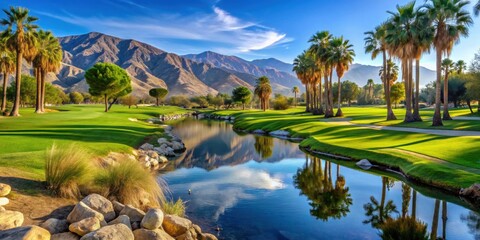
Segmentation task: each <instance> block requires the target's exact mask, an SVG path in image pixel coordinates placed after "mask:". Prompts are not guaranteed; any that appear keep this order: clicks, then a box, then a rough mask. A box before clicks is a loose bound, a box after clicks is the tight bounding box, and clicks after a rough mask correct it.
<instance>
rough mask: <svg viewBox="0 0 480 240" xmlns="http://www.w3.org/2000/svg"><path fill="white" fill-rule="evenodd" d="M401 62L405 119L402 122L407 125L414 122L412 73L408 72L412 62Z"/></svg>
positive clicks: (409, 60) (407, 60)
mask: <svg viewBox="0 0 480 240" xmlns="http://www.w3.org/2000/svg"><path fill="white" fill-rule="evenodd" d="M402 62H403V63H402V65H403V66H402V69H403V74H404V77H403V80H404V81H405V119H404V120H403V121H404V122H406V123H409V122H413V121H414V120H413V114H412V88H411V85H412V84H411V83H412V81H411V78H412V71H410V69H411V63H412V60H411V59H404V60H403V61H402Z"/></svg>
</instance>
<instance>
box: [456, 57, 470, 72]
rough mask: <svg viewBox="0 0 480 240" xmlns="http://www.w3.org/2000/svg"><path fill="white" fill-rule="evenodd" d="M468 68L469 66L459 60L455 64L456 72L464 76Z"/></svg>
mask: <svg viewBox="0 0 480 240" xmlns="http://www.w3.org/2000/svg"><path fill="white" fill-rule="evenodd" d="M466 68H467V64H466V63H465V61H463V60H458V61H457V62H456V63H455V71H456V72H457V74H462V73H463V72H464V71H465V69H466Z"/></svg>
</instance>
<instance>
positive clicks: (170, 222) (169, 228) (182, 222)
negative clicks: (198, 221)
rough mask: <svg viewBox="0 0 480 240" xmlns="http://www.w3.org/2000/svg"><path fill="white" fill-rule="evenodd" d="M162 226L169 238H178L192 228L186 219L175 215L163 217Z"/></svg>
mask: <svg viewBox="0 0 480 240" xmlns="http://www.w3.org/2000/svg"><path fill="white" fill-rule="evenodd" d="M162 226H163V229H164V230H165V232H167V233H168V234H169V235H170V236H172V237H178V236H180V235H182V234H184V233H186V232H187V231H188V230H189V229H190V228H191V227H192V222H191V221H190V220H188V219H186V218H181V217H178V216H175V215H165V217H164V219H163V224H162Z"/></svg>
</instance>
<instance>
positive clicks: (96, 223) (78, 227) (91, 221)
mask: <svg viewBox="0 0 480 240" xmlns="http://www.w3.org/2000/svg"><path fill="white" fill-rule="evenodd" d="M99 228H100V220H98V218H96V217H89V218H85V219H83V220H81V221H79V222H75V223H72V224H70V226H68V230H70V232H73V233H76V234H78V235H80V236H83V235H85V234H87V233H89V232H93V231H95V230H97V229H99Z"/></svg>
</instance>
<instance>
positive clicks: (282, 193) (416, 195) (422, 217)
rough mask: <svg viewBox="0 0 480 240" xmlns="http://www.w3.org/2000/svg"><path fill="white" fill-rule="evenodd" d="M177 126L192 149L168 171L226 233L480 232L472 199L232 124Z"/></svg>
mask: <svg viewBox="0 0 480 240" xmlns="http://www.w3.org/2000/svg"><path fill="white" fill-rule="evenodd" d="M174 131H175V133H176V134H177V135H178V136H180V137H181V138H182V139H183V141H184V142H185V145H186V147H187V151H186V152H185V153H184V154H183V155H182V156H180V157H179V158H178V159H176V160H175V161H172V162H171V163H170V164H171V165H170V166H169V168H167V169H170V170H168V171H164V172H162V173H161V177H162V178H164V179H165V180H166V181H167V183H168V185H169V187H170V191H171V192H172V194H171V195H172V196H171V197H172V198H173V199H178V198H181V199H182V200H184V201H187V215H188V217H189V218H190V219H192V220H193V221H194V222H196V223H200V224H199V225H200V226H201V227H202V229H204V231H206V232H212V233H214V234H216V235H217V236H218V238H219V239H381V238H382V237H381V233H382V232H385V233H390V232H392V230H398V229H402V227H406V226H413V227H411V228H410V229H413V228H414V229H417V231H410V233H411V234H414V233H419V234H422V233H423V234H427V235H428V236H429V238H430V237H432V236H433V237H437V238H446V239H480V215H479V214H478V213H477V212H475V211H473V210H471V209H469V208H468V207H469V206H468V205H467V204H466V203H465V202H463V201H462V200H460V199H458V198H456V197H454V196H449V195H446V194H444V193H442V192H440V191H432V190H428V188H426V187H421V186H415V185H413V184H410V183H408V184H407V183H404V182H402V181H399V180H396V179H394V177H395V175H391V174H387V175H382V174H384V173H381V172H379V171H376V170H369V171H362V170H361V169H359V168H357V167H356V166H355V165H354V164H352V163H349V162H337V161H333V160H332V161H328V160H325V159H323V158H319V157H314V156H309V155H308V154H306V153H304V152H302V151H301V150H300V149H299V147H298V144H297V143H293V142H289V141H286V140H281V139H276V138H270V137H264V136H256V135H250V134H247V135H241V134H238V133H236V132H235V131H233V129H232V125H231V124H229V123H226V122H222V121H208V120H194V119H186V120H184V121H182V122H180V123H178V124H175V129H174ZM397 178H398V177H397ZM189 190H190V191H191V193H190V194H189ZM432 196H434V197H432ZM435 197H438V199H436V198H435ZM216 228H218V230H220V231H216V230H215V229H216ZM382 229H383V230H382ZM408 238H411V236H408V235H407V236H406V235H403V236H402V239H408Z"/></svg>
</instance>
